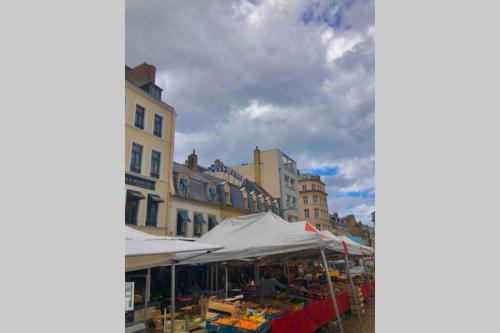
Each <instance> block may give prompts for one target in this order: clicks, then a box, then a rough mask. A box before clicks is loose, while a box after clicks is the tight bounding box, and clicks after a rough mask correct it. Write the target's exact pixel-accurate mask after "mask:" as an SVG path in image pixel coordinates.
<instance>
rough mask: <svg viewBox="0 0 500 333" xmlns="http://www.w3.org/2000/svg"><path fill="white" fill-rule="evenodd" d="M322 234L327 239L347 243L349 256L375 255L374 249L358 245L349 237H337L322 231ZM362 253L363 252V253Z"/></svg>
mask: <svg viewBox="0 0 500 333" xmlns="http://www.w3.org/2000/svg"><path fill="white" fill-rule="evenodd" d="M320 232H321V233H322V234H323V235H324V236H325V237H329V238H333V239H337V240H339V241H340V242H343V241H345V242H346V243H347V247H348V250H349V254H354V255H361V254H364V255H373V254H374V253H375V251H374V249H373V248H371V247H369V246H365V245H362V244H359V243H356V242H355V241H353V240H352V239H350V238H349V237H347V236H336V235H334V234H332V233H331V232H330V231H328V230H322V231H320ZM361 251H363V252H362V253H361Z"/></svg>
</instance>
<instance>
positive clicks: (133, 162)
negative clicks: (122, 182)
mask: <svg viewBox="0 0 500 333" xmlns="http://www.w3.org/2000/svg"><path fill="white" fill-rule="evenodd" d="M141 161H142V146H141V145H138V144H137V143H133V144H132V154H131V156H130V171H133V172H138V173H141Z"/></svg>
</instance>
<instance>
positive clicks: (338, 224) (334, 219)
mask: <svg viewBox="0 0 500 333" xmlns="http://www.w3.org/2000/svg"><path fill="white" fill-rule="evenodd" d="M330 227H331V232H332V233H333V234H335V235H337V236H347V234H348V233H349V231H348V230H347V228H346V220H345V218H343V217H340V216H339V214H338V213H337V212H335V213H333V214H330Z"/></svg>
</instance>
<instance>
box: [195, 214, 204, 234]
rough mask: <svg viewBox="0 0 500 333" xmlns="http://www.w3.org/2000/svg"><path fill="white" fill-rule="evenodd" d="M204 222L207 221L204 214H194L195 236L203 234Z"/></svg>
mask: <svg viewBox="0 0 500 333" xmlns="http://www.w3.org/2000/svg"><path fill="white" fill-rule="evenodd" d="M204 223H205V220H204V219H203V214H199V213H196V214H194V236H195V237H200V236H201V233H202V230H203V224H204Z"/></svg>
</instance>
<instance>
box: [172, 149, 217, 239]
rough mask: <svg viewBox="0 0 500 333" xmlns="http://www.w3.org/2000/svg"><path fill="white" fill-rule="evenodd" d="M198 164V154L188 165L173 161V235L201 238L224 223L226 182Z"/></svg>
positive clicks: (192, 157) (188, 161)
mask: <svg viewBox="0 0 500 333" xmlns="http://www.w3.org/2000/svg"><path fill="white" fill-rule="evenodd" d="M204 170H205V169H204V168H202V167H200V166H199V165H198V156H197V155H196V153H195V151H194V150H193V153H192V154H190V155H189V157H188V160H187V161H186V162H185V164H180V163H176V162H174V165H173V178H172V184H173V185H174V186H173V191H172V193H171V197H170V215H169V216H170V218H169V221H170V222H169V226H168V234H169V235H170V236H184V237H200V236H201V235H203V234H205V233H207V232H208V231H209V230H210V229H212V228H213V227H215V226H216V225H217V224H218V223H219V221H220V220H221V214H220V212H221V208H222V205H223V201H222V197H221V196H220V191H221V187H222V186H223V182H224V181H223V180H222V179H219V178H216V177H213V176H210V175H208V174H206V173H205V172H204Z"/></svg>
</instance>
